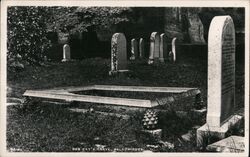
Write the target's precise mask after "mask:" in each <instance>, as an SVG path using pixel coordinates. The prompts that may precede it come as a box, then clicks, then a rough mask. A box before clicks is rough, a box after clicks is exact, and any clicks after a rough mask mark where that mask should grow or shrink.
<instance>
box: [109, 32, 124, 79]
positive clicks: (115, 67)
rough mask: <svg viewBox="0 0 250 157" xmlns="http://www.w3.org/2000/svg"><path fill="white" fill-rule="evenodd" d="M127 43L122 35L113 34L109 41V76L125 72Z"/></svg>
mask: <svg viewBox="0 0 250 157" xmlns="http://www.w3.org/2000/svg"><path fill="white" fill-rule="evenodd" d="M127 66H128V65H127V41H126V37H125V35H124V34H123V33H115V34H114V35H113V36H112V39H111V71H110V72H109V74H110V75H112V74H114V73H118V72H127V71H128V67H127Z"/></svg>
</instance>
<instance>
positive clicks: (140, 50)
mask: <svg viewBox="0 0 250 157" xmlns="http://www.w3.org/2000/svg"><path fill="white" fill-rule="evenodd" d="M139 57H140V58H144V57H145V52H144V40H143V38H140V41H139Z"/></svg>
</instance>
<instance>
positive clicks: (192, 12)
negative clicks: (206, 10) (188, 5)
mask: <svg viewBox="0 0 250 157" xmlns="http://www.w3.org/2000/svg"><path fill="white" fill-rule="evenodd" d="M199 10H201V9H200V8H192V9H188V10H187V20H188V23H189V27H188V34H189V38H190V41H191V43H198V44H205V39H204V28H203V24H202V22H201V20H200V18H199V15H198V14H197V12H199Z"/></svg>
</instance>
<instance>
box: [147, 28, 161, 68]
mask: <svg viewBox="0 0 250 157" xmlns="http://www.w3.org/2000/svg"><path fill="white" fill-rule="evenodd" d="M159 57H160V36H159V33H157V32H153V33H151V36H150V52H149V62H148V63H149V64H152V63H153V62H154V60H158V59H159Z"/></svg>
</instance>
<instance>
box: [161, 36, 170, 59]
mask: <svg viewBox="0 0 250 157" xmlns="http://www.w3.org/2000/svg"><path fill="white" fill-rule="evenodd" d="M167 56H168V53H167V40H166V35H165V33H162V34H161V35H160V58H159V60H160V62H164V60H165V59H166V58H167Z"/></svg>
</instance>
